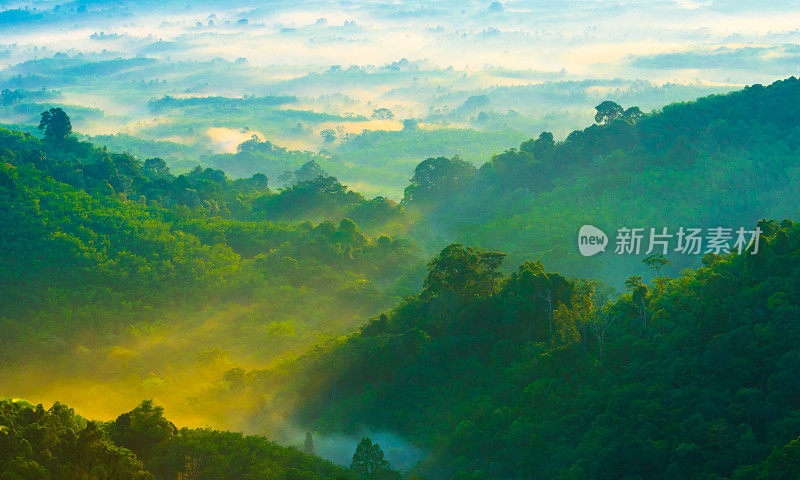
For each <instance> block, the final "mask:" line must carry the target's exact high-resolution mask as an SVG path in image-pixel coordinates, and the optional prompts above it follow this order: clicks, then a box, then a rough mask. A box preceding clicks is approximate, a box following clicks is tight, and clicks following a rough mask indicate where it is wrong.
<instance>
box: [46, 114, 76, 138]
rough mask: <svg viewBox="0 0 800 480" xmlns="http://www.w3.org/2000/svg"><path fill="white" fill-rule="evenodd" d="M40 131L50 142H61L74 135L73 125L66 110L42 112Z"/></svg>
mask: <svg viewBox="0 0 800 480" xmlns="http://www.w3.org/2000/svg"><path fill="white" fill-rule="evenodd" d="M39 130H42V131H43V132H44V136H45V137H46V138H47V139H48V140H54V141H61V140H64V139H65V138H66V137H67V135H69V134H70V133H72V123H70V121H69V116H68V115H67V114H66V113H65V112H64V110H61V109H60V108H58V107H55V108H51V109H50V110H47V111H44V112H42V119H41V120H40V121H39Z"/></svg>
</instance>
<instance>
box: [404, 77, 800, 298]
mask: <svg viewBox="0 0 800 480" xmlns="http://www.w3.org/2000/svg"><path fill="white" fill-rule="evenodd" d="M612 103H613V102H612ZM632 108H633V110H632V111H633V112H637V111H638V109H635V107H632ZM622 111H623V109H622V108H620V109H619V111H618V112H617V113H616V114H614V115H611V116H607V117H605V118H602V117H598V120H600V123H598V124H596V125H592V126H590V127H588V128H586V129H584V130H576V131H574V132H572V133H571V134H569V135H568V136H567V137H566V138H565V139H564V140H561V141H555V139H554V138H553V136H552V135H551V134H549V133H548V132H544V133H542V134H541V135H539V136H538V138H535V139H531V140H529V141H526V142H523V143H522V144H521V145H520V146H519V148H515V149H509V150H507V151H505V152H503V153H499V154H497V155H495V156H493V157H492V158H491V159H490V160H489V161H487V162H486V163H484V164H483V165H482V166H481V167H480V168H479V169H474V168H471V166H470V165H469V164H466V163H464V162H459V160H458V159H455V158H440V159H429V160H426V161H425V162H423V163H421V164H419V166H418V167H417V170H416V172H415V174H414V177H413V178H412V179H411V184H410V185H409V187H408V188H407V189H406V195H405V197H404V199H403V202H402V203H403V205H404V206H405V207H406V209H407V210H409V211H417V212H420V215H421V218H422V220H421V221H420V222H418V223H417V224H416V225H415V228H413V229H412V230H410V234H411V235H412V236H414V237H415V238H416V239H417V240H418V241H419V242H420V244H422V245H424V246H426V247H427V250H428V251H429V252H431V254H433V253H435V252H436V251H438V250H440V249H441V248H443V247H444V246H445V245H447V244H449V243H451V242H454V241H455V242H459V243H464V244H468V245H473V246H477V247H480V248H483V249H488V250H500V251H504V252H507V253H508V255H509V258H510V259H511V260H512V261H513V263H515V264H516V263H521V262H523V261H525V260H526V259H530V258H535V259H540V260H542V261H544V262H545V263H546V264H548V265H550V266H551V267H552V268H554V269H556V270H558V271H560V272H563V273H568V274H570V275H579V276H587V277H591V278H595V279H601V280H603V281H606V282H608V283H610V284H612V285H614V286H615V287H618V288H619V287H621V285H622V282H623V281H624V279H625V278H626V276H627V275H629V274H631V273H632V272H636V273H638V274H641V275H647V270H646V269H645V268H643V266H642V265H641V264H640V262H639V258H637V257H636V256H632V255H630V256H629V255H615V254H613V253H612V254H609V253H606V254H603V255H597V256H595V257H592V258H584V257H581V256H580V255H579V253H578V249H577V248H576V246H577V245H576V242H577V233H578V230H579V229H580V227H581V226H583V225H587V224H588V225H593V226H595V227H598V228H600V229H601V230H603V231H604V232H605V233H606V234H608V236H609V237H611V238H614V237H615V236H616V233H617V231H618V230H619V229H621V228H644V229H647V230H648V231H649V229H650V228H656V229H658V230H659V231H660V229H661V228H663V227H668V228H669V231H670V232H673V233H674V232H675V231H676V230H677V229H678V228H679V227H681V226H683V227H686V228H691V227H702V228H713V227H729V228H738V227H745V226H752V225H754V224H755V223H756V222H757V221H758V220H759V219H760V218H764V217H766V218H797V216H798V213H799V212H798V208H797V203H796V202H795V201H794V198H795V197H796V195H797V192H800V170H798V167H799V166H800V150H798V149H800V113H798V112H800V80H798V79H797V78H795V77H791V78H789V79H786V80H782V81H777V82H775V83H773V84H771V85H769V86H762V85H753V86H750V87H747V88H745V89H744V90H740V91H736V92H732V93H729V94H726V95H712V96H709V97H704V98H700V99H698V100H696V101H693V102H683V103H676V104H671V105H667V106H665V107H663V108H661V109H660V110H656V111H653V112H651V113H647V114H639V113H638V112H637V114H636V115H628V116H626V115H622V113H621V112H622ZM646 249H647V245H645V246H644V248H643V251H642V252H641V253H640V255H641V256H643V255H644V250H646ZM672 260H673V265H672V267H670V268H669V269H668V271H669V272H670V273H671V274H673V275H674V274H677V273H678V272H680V270H682V269H683V268H687V267H692V266H696V265H697V259H696V258H695V257H693V256H684V255H674V257H673V258H672Z"/></svg>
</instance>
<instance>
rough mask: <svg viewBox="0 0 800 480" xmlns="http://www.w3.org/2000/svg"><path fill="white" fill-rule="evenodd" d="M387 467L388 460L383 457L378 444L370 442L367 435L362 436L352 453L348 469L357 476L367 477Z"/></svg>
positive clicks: (373, 475)
mask: <svg viewBox="0 0 800 480" xmlns="http://www.w3.org/2000/svg"><path fill="white" fill-rule="evenodd" d="M388 469H389V462H388V461H387V460H385V459H384V458H383V450H381V447H380V445H378V444H377V443H372V440H370V439H369V437H364V438H362V439H361V441H360V442H359V443H358V446H357V447H356V452H355V453H354V454H353V461H352V463H351V464H350V470H352V471H353V472H355V474H356V475H357V476H358V478H361V479H369V478H373V477H375V476H376V474H378V473H379V472H381V471H382V470H388Z"/></svg>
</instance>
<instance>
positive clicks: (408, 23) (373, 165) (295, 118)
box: [0, 1, 800, 199]
mask: <svg viewBox="0 0 800 480" xmlns="http://www.w3.org/2000/svg"><path fill="white" fill-rule="evenodd" d="M0 8H2V9H3V10H2V11H1V12H0V26H2V28H0V67H2V70H0V88H2V89H8V90H9V91H15V92H17V95H11V94H10V93H9V94H8V95H7V96H6V97H4V98H3V101H2V105H1V106H0V120H2V121H3V122H5V123H9V124H32V123H36V122H37V116H38V114H39V112H40V111H41V108H42V107H43V106H51V105H62V106H64V107H65V108H67V109H68V110H69V113H70V115H71V118H72V119H73V123H74V125H75V129H76V131H79V132H80V133H82V134H86V135H114V134H120V133H121V134H125V135H129V136H133V137H137V138H142V139H147V140H155V141H161V142H171V143H169V144H166V145H167V146H168V147H170V148H163V149H162V150H163V153H162V154H161V155H162V156H165V157H167V159H168V160H169V162H170V163H171V164H173V165H174V166H175V167H178V168H184V169H186V170H188V169H190V168H191V167H192V166H194V165H196V164H197V163H198V162H201V163H204V164H207V165H209V166H215V164H216V163H218V162H217V160H219V159H216V160H215V159H213V158H210V153H234V152H235V150H236V147H237V145H238V144H240V143H241V142H242V141H245V140H247V139H249V138H250V137H251V136H253V135H256V136H258V138H260V139H262V140H267V141H269V142H271V143H272V144H275V145H277V146H280V147H285V148H287V149H289V150H290V151H311V152H315V153H316V152H318V151H319V150H320V149H322V150H323V156H324V157H325V159H324V160H323V163H325V165H324V166H325V167H326V169H327V170H328V171H329V173H332V174H334V175H336V176H337V177H338V178H340V179H341V180H343V181H344V182H345V183H347V184H351V185H354V186H356V187H358V189H359V191H362V192H365V193H368V194H381V195H385V196H389V197H392V198H395V199H399V198H400V197H401V196H402V188H403V187H404V186H405V184H406V182H407V180H408V178H409V177H410V175H411V173H412V170H413V167H414V166H415V165H416V164H417V163H418V162H419V161H420V159H424V158H425V157H427V156H438V155H447V156H451V155H455V154H459V155H460V156H461V157H462V158H465V159H466V160H468V161H470V162H473V163H475V164H476V165H479V164H480V163H482V162H483V161H485V160H486V159H487V158H488V157H489V156H491V155H492V154H494V153H497V152H499V151H502V150H503V149H504V148H507V147H508V146H510V145H514V144H516V143H519V142H520V141H522V140H524V139H526V138H529V137H531V136H534V135H536V134H538V133H539V132H540V131H542V130H548V131H552V132H553V133H555V134H556V137H557V138H562V137H564V136H565V135H566V134H567V133H569V132H570V131H572V130H573V129H575V128H579V127H584V126H586V125H588V124H590V123H591V122H592V116H593V107H594V106H595V105H596V104H597V103H598V102H599V101H602V100H604V99H612V100H614V101H617V102H618V103H620V104H623V105H637V106H639V107H640V108H642V109H643V111H649V110H650V109H653V108H657V107H660V106H661V105H663V104H665V103H669V102H673V101H682V100H689V99H692V98H696V97H698V96H701V95H706V94H709V93H721V92H726V91H730V90H732V89H735V88H738V87H740V86H742V85H745V84H751V83H760V82H768V81H771V80H773V79H775V78H780V77H784V76H788V75H790V74H791V73H792V72H793V71H794V68H795V66H796V64H797V61H798V59H800V47H798V45H797V43H798V41H800V31H799V30H798V28H797V27H796V25H797V24H798V20H800V12H798V11H796V10H795V9H793V8H792V7H791V5H789V4H788V3H787V4H779V3H775V2H772V3H770V4H769V5H768V6H763V5H755V4H753V3H752V2H719V1H717V2H689V1H686V2H685V1H677V2H668V1H653V2H650V1H641V2H628V1H620V2H601V1H582V2H581V1H579V2H559V3H552V2H533V1H531V2H525V1H518V2H428V3H425V2H301V3H299V4H298V3H297V2H281V1H277V2H270V3H269V4H265V5H262V6H256V7H254V6H250V5H245V4H237V3H235V2H199V3H196V2H192V3H191V4H179V3H177V2H170V3H168V4H164V3H163V2H70V3H56V2H3V4H2V5H1V6H0ZM203 97H224V98H219V99H216V101H211V100H209V99H204V100H197V101H194V102H191V101H187V99H190V98H203ZM234 99H235V100H234ZM408 120H414V121H415V122H413V123H411V124H406V125H405V130H404V123H403V122H404V121H408ZM416 128H419V129H422V130H423V131H424V132H426V133H425V135H423V138H421V139H420V138H417V137H418V136H419V135H417V134H415V133H414V132H413V131H411V130H414V129H416ZM365 130H369V131H372V132H375V131H378V132H385V133H382V134H380V137H381V138H380V139H376V138H375V134H373V136H372V137H368V138H367V139H363V138H362V137H361V136H362V134H363V132H364V131H365ZM437 130H443V131H441V132H437ZM323 131H327V132H330V133H331V134H330V135H321V133H322V132H323ZM462 137H468V138H465V139H466V142H460V143H459V142H454V141H452V140H453V139H455V138H458V139H461V138H462ZM98 143H101V144H108V146H109V147H110V148H112V149H117V150H128V151H131V153H134V154H141V155H146V152H145V151H143V150H142V149H141V147H140V146H137V145H135V143H134V142H132V141H130V139H128V138H127V137H125V138H116V139H112V138H100V139H98ZM176 144H177V145H176ZM375 144H380V148H374V147H373V145H375ZM456 144H459V147H457V146H456ZM184 146H186V147H185V148H184ZM298 158H299V157H298ZM295 163H297V162H295ZM299 165H300V164H299V163H298V164H297V165H292V166H294V167H297V166H299ZM280 168H283V167H280ZM257 170H258V169H257V168H254V167H252V168H245V169H243V170H242V171H237V172H233V173H234V174H239V175H247V174H251V173H255V171H257ZM261 170H266V169H265V168H262V169H261ZM264 173H268V176H269V177H270V178H271V180H273V183H272V184H273V185H278V182H277V176H278V175H277V174H273V173H274V170H273V171H268V172H264ZM278 173H282V172H278Z"/></svg>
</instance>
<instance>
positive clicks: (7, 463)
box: [0, 399, 353, 480]
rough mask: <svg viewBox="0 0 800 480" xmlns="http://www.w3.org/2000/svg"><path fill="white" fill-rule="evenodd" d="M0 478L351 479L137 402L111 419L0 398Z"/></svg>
mask: <svg viewBox="0 0 800 480" xmlns="http://www.w3.org/2000/svg"><path fill="white" fill-rule="evenodd" d="M0 477H1V478H3V479H36V480H39V479H52V480H74V479H78V478H80V479H86V480H101V479H109V478H113V479H118V480H156V479H158V480H178V479H183V478H194V479H197V480H201V479H202V480H245V479H256V478H258V479H270V480H272V479H275V480H278V479H281V480H290V479H309V480H314V479H320V480H322V479H326V480H327V479H333V478H341V479H345V478H353V477H351V474H350V472H349V471H348V470H346V469H345V468H342V467H337V466H335V465H333V464H332V463H330V462H327V461H324V460H322V459H320V458H318V457H314V456H312V455H306V454H303V453H301V452H299V451H298V450H296V449H294V448H286V447H281V446H279V445H277V444H275V443H273V442H270V441H268V440H267V439H265V438H263V437H258V436H244V435H242V434H240V433H232V432H221V431H214V430H209V429H188V428H177V427H175V425H173V424H172V422H170V421H169V420H167V419H166V418H165V417H164V412H163V409H162V408H161V407H158V406H155V405H153V403H152V402H149V401H146V402H142V404H141V405H139V406H137V407H136V408H134V409H133V410H132V411H130V412H128V413H125V414H122V415H120V416H119V417H117V419H116V420H114V421H111V422H107V423H102V422H96V421H89V420H86V419H84V418H82V417H80V416H78V415H76V414H75V412H74V411H73V410H72V409H71V408H69V407H67V406H65V405H62V404H60V403H58V402H56V403H55V404H54V405H53V406H52V407H50V408H49V409H47V410H45V409H44V408H43V407H42V405H36V406H34V405H32V404H30V403H27V402H25V401H22V400H14V401H9V400H2V399H0Z"/></svg>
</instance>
